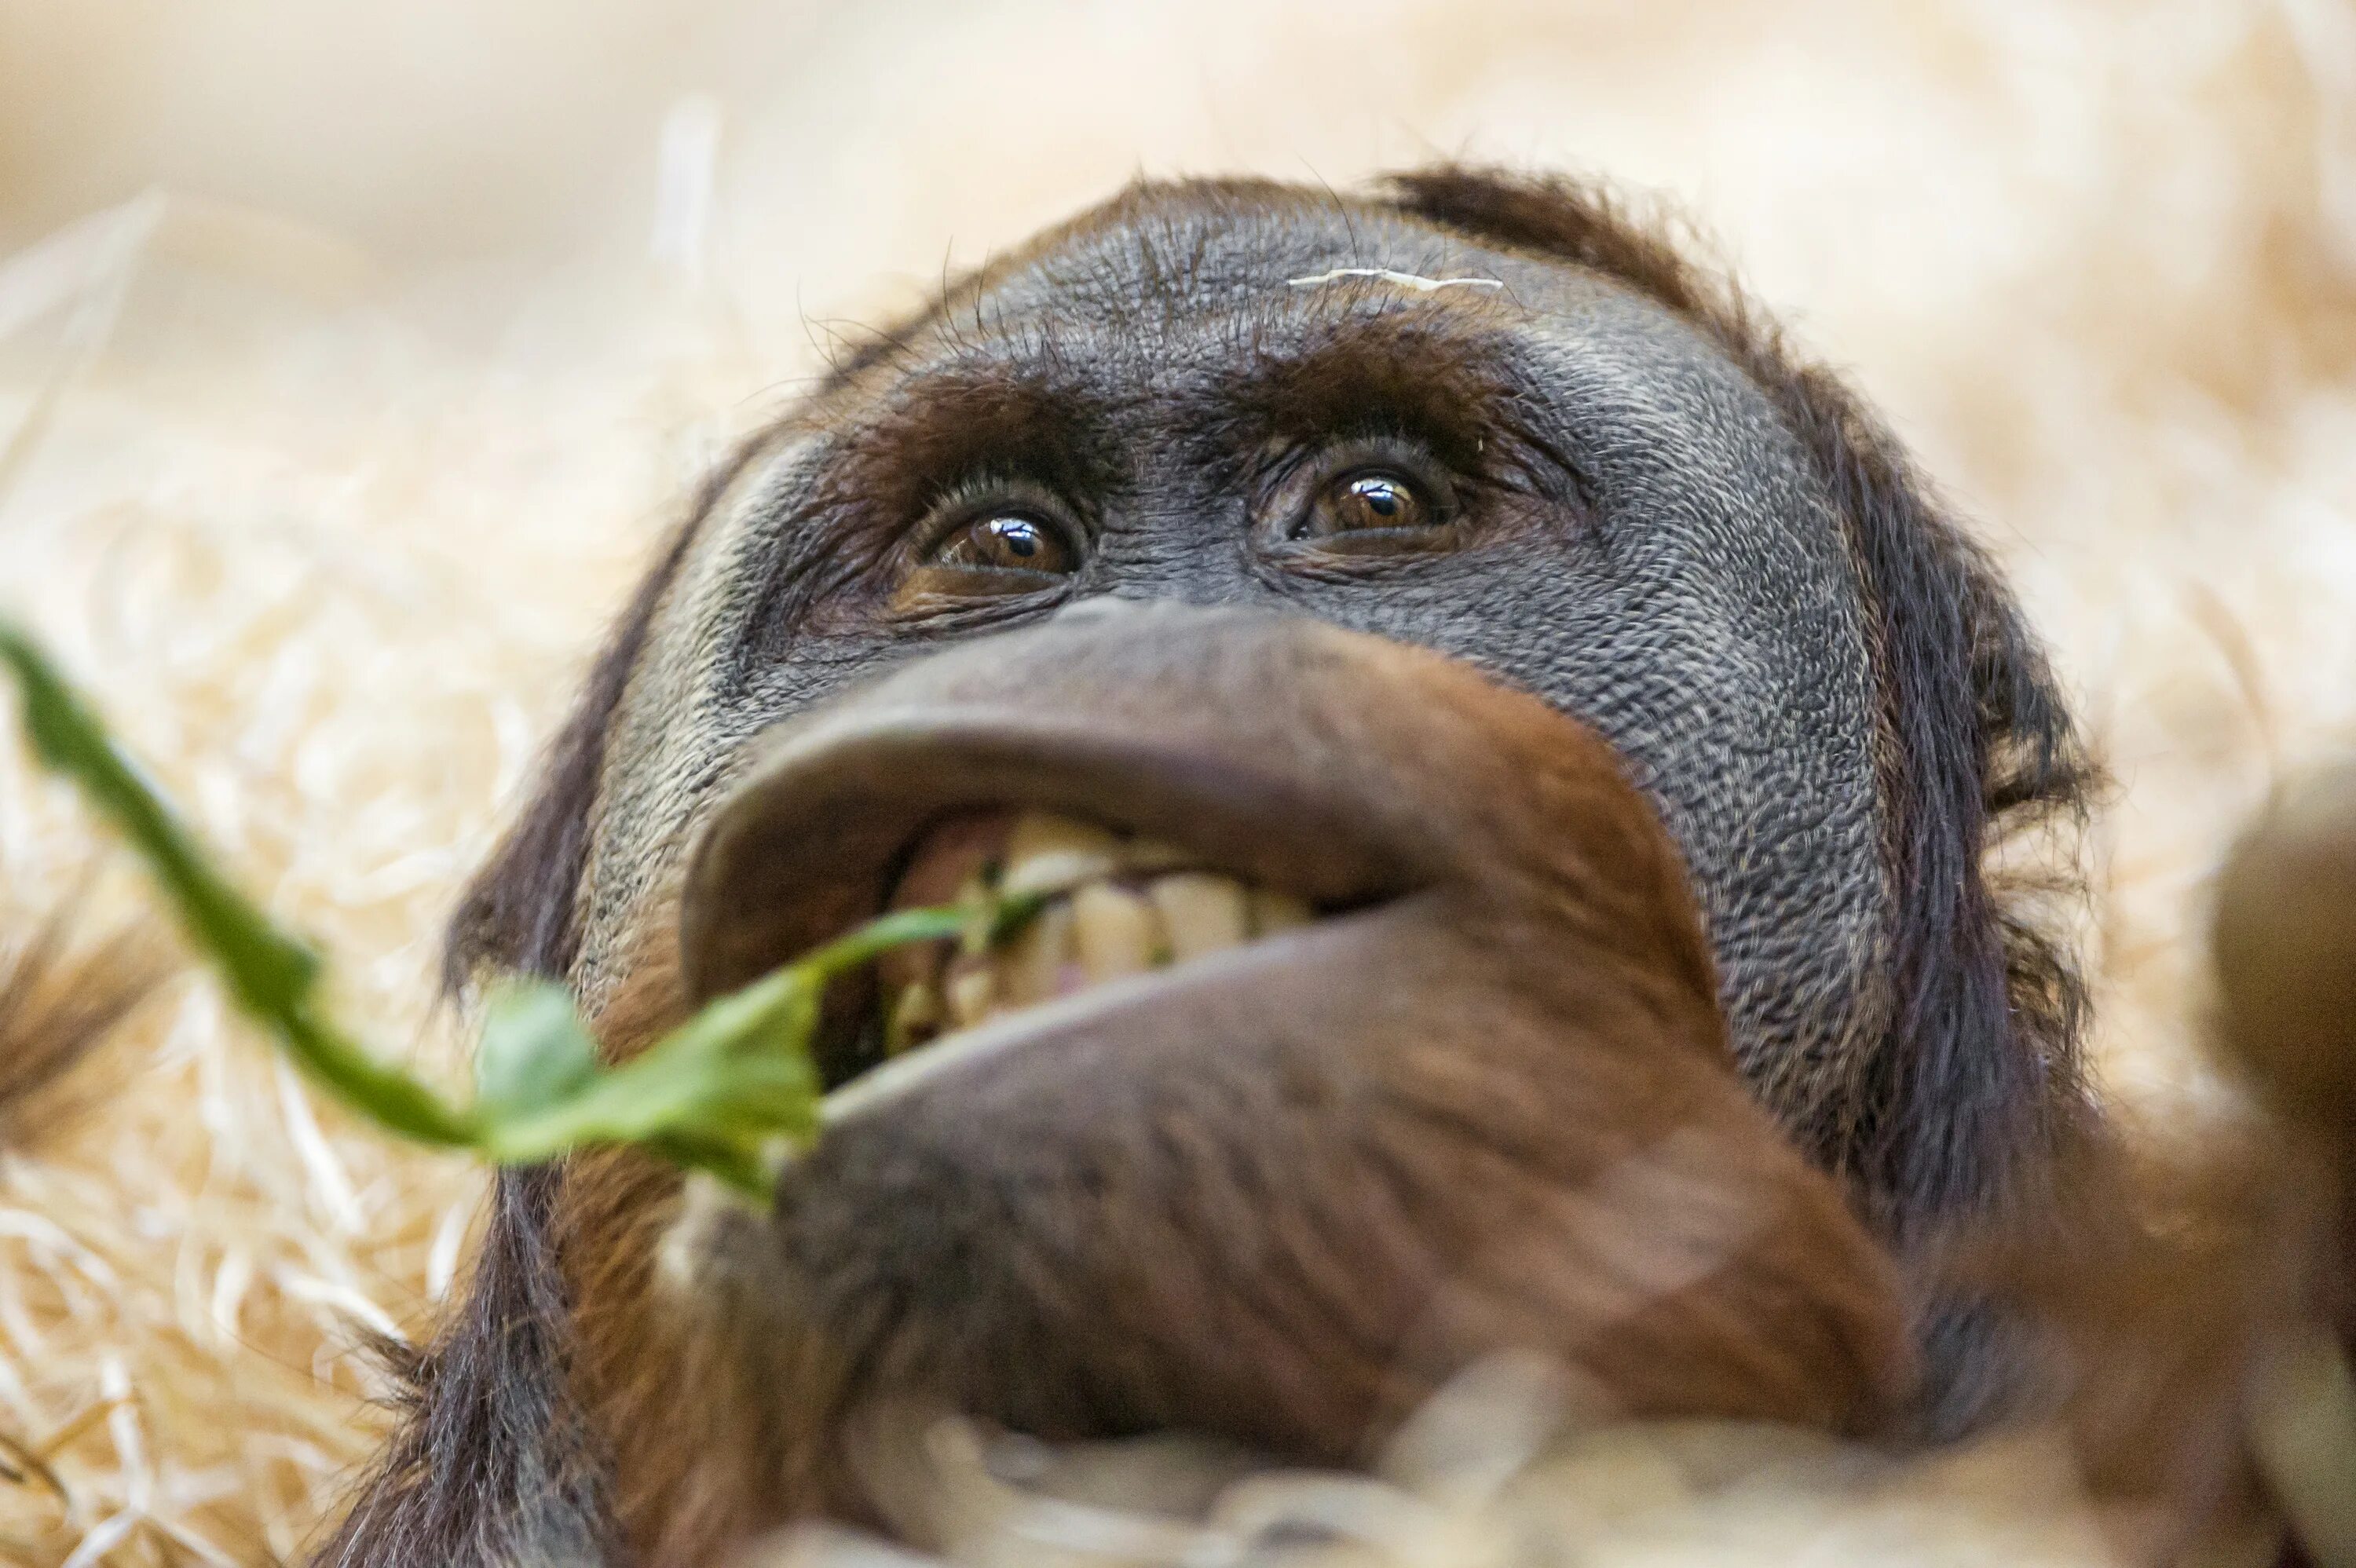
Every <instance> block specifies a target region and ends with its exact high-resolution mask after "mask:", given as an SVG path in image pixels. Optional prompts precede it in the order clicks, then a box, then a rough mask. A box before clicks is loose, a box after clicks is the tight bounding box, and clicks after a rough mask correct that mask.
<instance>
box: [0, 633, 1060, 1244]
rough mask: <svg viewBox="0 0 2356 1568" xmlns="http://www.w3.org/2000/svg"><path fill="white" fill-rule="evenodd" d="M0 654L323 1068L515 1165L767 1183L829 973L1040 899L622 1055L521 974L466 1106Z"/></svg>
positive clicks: (787, 981)
mask: <svg viewBox="0 0 2356 1568" xmlns="http://www.w3.org/2000/svg"><path fill="white" fill-rule="evenodd" d="M0 663H5V665H6V666H7V667H9V668H10V669H11V670H12V671H13V672H14V673H15V675H16V682H17V684H18V686H19V687H20V688H22V690H23V692H24V711H25V725H26V729H27V732H28V733H29V734H30V736H31V738H32V742H33V748H34V752H35V754H36V755H37V756H38V757H39V758H40V759H41V761H42V762H44V763H47V764H48V765H49V766H50V767H52V768H54V769H56V770H57V771H59V773H64V774H66V775H67V776H68V777H70V779H72V780H73V782H74V783H75V784H78V785H79V786H80V789H81V791H82V793H83V794H84V795H86V796H87V797H88V798H89V800H90V801H91V805H94V806H96V807H97V808H98V810H100V811H101V812H102V813H103V814H105V816H107V817H108V818H110V819H111V820H112V822H113V823H114V824H115V826H116V827H118V828H120V829H121V830H122V832H123V836H124V837H127V838H128V839H129V840H130V841H131V845H132V848H134V849H135V850H136V851H137V852H138V854H139V855H140V857H141V859H144V860H145V862H146V864H147V867H148V869H149V870H150V871H151V872H153V873H154V875H155V880H156V881H157V882H158V883H159V884H160V885H161V887H162V888H163V890H164V891H165V893H166V896H167V897H168V898H169V899H170V901H171V902H172V905H173V907H174V909H175V910H176V911H177V913H178V915H179V917H180V922H181V924H182V925H183V926H184V927H185V928H186V930H187V935H188V940H189V943H190V944H191V945H192V946H193V947H194V948H195V949H196V951H197V953H198V955H200V956H201V957H203V958H205V959H206V960H208V961H209V963H210V964H211V965H212V966H213V967H214V968H215V969H216V970H217V971H219V973H220V976H221V979H222V981H223V982H224V984H225V985H226V986H227V987H228V988H229V992H230V996H231V997H232V998H234V999H235V1000H236V1002H237V1004H238V1006H239V1007H240V1008H242V1009H243V1010H244V1011H245V1012H246V1013H247V1014H249V1015H250V1016H252V1018H253V1019H254V1020H255V1021H256V1022H258V1023H260V1024H261V1025H262V1028H263V1029H266V1030H267V1031H268V1032H269V1033H270V1034H271V1036H272V1037H273V1038H274V1039H275V1040H277V1041H278V1043H279V1044H280V1046H281V1047H282V1048H284V1051H286V1053H287V1054H288V1055H289V1056H291V1057H293V1058H294V1060H295V1062H296V1063H297V1064H298V1065H299V1066H300V1067H301V1068H302V1069H303V1070H304V1071H305V1072H307V1073H308V1074H309V1075H310V1077H311V1078H312V1080H313V1081H314V1082H316V1083H318V1084H320V1085H321V1086H322V1087H324V1088H325V1089H327V1091H328V1092H329V1093H332V1094H333V1095H335V1096H336V1097H337V1099H339V1100H341V1101H343V1102H344V1103H345V1104H347V1105H348V1106H350V1107H351V1108H352V1109H354V1110H356V1111H358V1112H359V1113H360V1114H361V1115H366V1116H369V1117H370V1118H372V1119H374V1120H375V1121H376V1122H377V1123H378V1124H379V1125H380V1126H383V1127H385V1128H386V1129H388V1130H390V1131H391V1132H393V1133H396V1134H399V1135H400V1136H403V1137H407V1138H411V1139H413V1140H415V1141H417V1142H419V1143H423V1144H429V1145H433V1146H434V1147H443V1148H466V1149H471V1150H473V1151H474V1152H475V1153H477V1154H478V1155H481V1156H483V1157H487V1158H489V1159H492V1160H495V1161H498V1162H499V1163H501V1164H507V1165H522V1164H531V1163H535V1162H538V1161H541V1160H546V1159H552V1158H555V1157H559V1156H562V1155H563V1154H566V1153H568V1152H570V1151H571V1150H573V1149H575V1148H579V1147H584V1146H589V1145H597V1144H637V1145H641V1146H643V1147H646V1148H647V1149H648V1150H649V1151H651V1152H652V1153H654V1154H656V1155H658V1156H659V1157H662V1158H665V1159H668V1160H669V1161H671V1162H672V1163H673V1164H676V1165H679V1166H681V1167H684V1168H689V1169H694V1170H703V1171H709V1172H710V1173H712V1175H713V1176H715V1177H718V1178H719V1179H721V1180H723V1181H724V1182H726V1183H728V1184H729V1185H730V1186H732V1187H734V1189H737V1190H738V1191H740V1192H742V1193H744V1194H746V1195H747V1196H748V1197H750V1198H752V1199H753V1200H755V1201H765V1200H766V1196H767V1193H768V1189H769V1187H770V1183H771V1172H772V1167H773V1159H774V1157H775V1155H776V1151H777V1150H778V1149H780V1148H781V1147H792V1146H794V1145H796V1144H799V1143H804V1142H807V1141H808V1140H809V1139H811V1138H813V1137H815V1136H817V1134H818V1130H819V1101H820V1099H821V1097H822V1095H823V1092H824V1085H823V1084H822V1083H820V1082H819V1074H818V1070H817V1068H816V1067H815V1066H814V1065H812V1063H811V1061H810V1058H809V1042H810V1038H811V1036H812V1034H813V1033H814V1032H815V1030H816V1029H817V1027H818V1014H819V1002H820V1000H821V999H822V998H823V997H824V996H825V993H826V987H827V983H828V981H830V979H832V978H833V977H834V976H837V975H840V974H842V973H843V972H845V971H847V970H850V969H854V968H856V967H858V966H859V965H862V964H865V963H867V962H869V961H870V960H872V959H873V958H875V957H877V956H878V955H881V954H883V953H884V952H887V951H889V950H890V949H892V948H894V947H899V946H904V945H906V944H910V943H916V942H938V941H943V940H948V939H956V940H958V941H959V942H960V943H962V944H964V946H965V947H966V948H967V950H968V951H979V950H980V949H981V948H983V947H987V946H989V945H991V944H994V943H997V942H1001V941H1003V940H1004V939H1005V938H1006V937H1007V936H1009V935H1011V934H1012V933H1013V932H1014V931H1015V930H1016V929H1017V928H1018V927H1020V926H1021V925H1022V924H1023V923H1024V922H1026V921H1028V920H1029V919H1030V918H1031V917H1032V916H1033V915H1034V914H1035V913H1037V912H1038V910H1039V908H1040V907H1041V905H1042V903H1043V902H1044V899H1043V898H1042V897H1038V896H1033V897H1028V898H1010V899H1001V900H994V901H986V902H983V903H981V904H979V905H973V906H968V907H961V908H957V909H931V910H905V911H901V912H897V913H894V914H888V915H885V916H883V918H881V919H879V920H876V921H873V922H872V923H869V924H867V925H865V926H863V927H862V928H861V929H859V930H857V931H854V932H852V933H850V934H849V935H846V936H843V937H841V938H838V939H837V940H836V941H834V942H831V943H829V944H827V945H825V946H823V947H820V948H819V949H818V950H817V951H816V952H813V953H811V954H809V955H806V956H804V957H803V958H802V959H800V960H799V961H798V962H797V963H795V964H793V965H790V966H788V967H787V968H783V969H780V970H778V971H777V972H776V973H775V974H773V975H770V976H767V977H766V978H764V979H761V980H756V981H755V982H754V983H753V984H752V985H750V986H747V987H744V989H743V990H741V991H737V992H735V993H734V995H731V996H726V997H720V998H719V999H718V1000H716V1001H713V1002H712V1003H711V1004H710V1005H709V1006H707V1007H705V1008H703V1009H702V1010H701V1011H700V1012H698V1013H697V1014H696V1015H695V1016H694V1017H693V1018H691V1019H688V1020H687V1022H685V1023H683V1024H681V1025H680V1027H679V1028H677V1029H673V1030H671V1031H670V1033H669V1034H667V1035H665V1036H664V1037H663V1038H662V1039H660V1040H657V1041H656V1042H655V1043H654V1044H653V1045H652V1046H650V1047H648V1049H647V1050H646V1051H643V1052H642V1053H640V1054H639V1055H638V1056H637V1057H635V1058H633V1059H632V1060H630V1061H626V1062H623V1063H621V1064H620V1065H618V1066H615V1067H610V1068H609V1067H606V1066H604V1065H603V1064H602V1063H601V1062H600V1061H599V1059H598V1055H597V1048H596V1045H595V1042H594V1040H592V1039H591V1038H590V1035H589V1032H588V1030H587V1029H584V1027H583V1026H582V1023H581V1020H580V1018H579V1017H578V1015H577V1013H576V1011H575V1007H574V1002H573V997H572V996H571V995H570V993H568V992H567V991H566V990H565V989H564V987H561V986H557V985H554V984H552V983H550V982H547V981H530V982H512V983H509V984H508V985H505V986H502V987H498V989H497V990H495V991H494V992H493V993H492V995H491V997H490V1000H489V1005H488V1008H487V1015H486V1018H485V1022H484V1028H483V1039H482V1044H481V1047H480V1051H479V1053H478V1055H477V1060H476V1067H475V1103H474V1104H472V1105H470V1106H468V1107H466V1108H464V1109H460V1108H457V1107H455V1106H453V1105H451V1104H449V1103H448V1102H447V1101H445V1100H444V1099H443V1098H442V1097H441V1096H440V1095H439V1094H437V1093H434V1091H433V1090H432V1089H431V1088H429V1087H427V1086H426V1085H425V1084H424V1083H421V1082H419V1081H418V1080H417V1079H415V1078H413V1077H412V1076H411V1075H409V1074H408V1073H406V1072H402V1070H401V1069H399V1068H397V1067H393V1066H391V1065H389V1064H387V1063H385V1062H384V1061H380V1059H379V1058H377V1057H376V1056H375V1055H373V1054H372V1053H371V1052H369V1051H368V1050H367V1049H366V1048H364V1047H363V1046H361V1045H360V1044H359V1042H358V1041H357V1040H354V1039H352V1037H351V1036H349V1035H348V1034H347V1033H345V1032H344V1031H343V1030H342V1029H339V1028H337V1026H336V1025H335V1024H334V1023H333V1022H332V1021H330V1020H328V1019H326V1018H324V1017H322V1016H321V1015H320V1013H319V1011H318V1008H319V999H318V990H319V977H320V965H319V960H318V957H317V955H316V954H314V953H313V952H312V950H311V948H310V947H309V946H308V945H307V944H305V943H303V942H302V941H301V940H299V939H298V938H296V937H294V936H292V935H289V934H288V933H285V932H284V931H282V930H280V929H279V928H278V927H277V926H275V925H273V924H272V923H271V922H270V920H269V917H268V916H266V915H264V914H263V913H262V912H261V910H260V909H258V908H257V907H256V906H255V905H253V904H252V903H251V902H249V901H247V900H246V899H245V898H244V897H243V896H241V894H240V893H238V891H236V890H235V889H234V888H232V887H231V886H230V883H229V881H228V880H227V879H226V878H224V877H223V876H221V875H220V872H219V871H218V870H217V869H215V868H214V866H213V864H212V862H211V861H210V860H209V859H208V858H207V857H206V855H205V853H204V851H203V850H202V848H200V847H199V846H198V843H197V841H196V839H195V837H194V836H193V835H191V834H190V833H189V832H188V831H187V829H186V828H185V827H182V826H181V824H180V822H179V819H178V818H177V816H174V815H173V813H172V811H171V808H170V807H169V806H167V805H166V804H165V803H164V800H163V798H162V796H161V795H159V794H158V793H157V791H156V790H155V788H154V786H153V785H151V784H149V783H148V781H147V779H146V778H145V775H144V774H143V773H141V772H140V770H139V768H138V767H137V766H136V764H134V763H133V762H132V761H131V760H130V759H129V758H128V757H127V756H125V755H124V754H123V752H122V751H121V750H120V749H119V748H118V747H116V745H115V744H114V742H113V741H112V738H110V737H109V736H108V734H107V733H106V730H105V727H104V726H103V724H102V722H101V721H100V720H99V718H98V716H97V714H96V713H95V712H93V711H92V710H91V708H90V707H89V705H88V704H87V703H86V702H84V701H83V700H82V699H81V698H80V696H78V695H77V694H76V693H75V692H74V690H73V689H72V688H71V687H70V686H69V685H68V684H67V683H66V681H65V679H64V678H63V677H61V676H60V675H59V673H58V672H57V670H56V668H55V667H53V666H52V665H51V664H50V662H49V661H48V657H47V656H45V655H44V654H43V653H42V652H41V650H40V648H39V646H38V645H37V644H35V643H34V641H33V640H32V639H31V638H30V637H29V636H27V635H26V634H24V633H23V632H22V631H20V630H18V629H16V627H15V626H13V625H11V624H9V623H7V622H6V621H5V620H0Z"/></svg>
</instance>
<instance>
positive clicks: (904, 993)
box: [883, 980, 941, 1056]
mask: <svg viewBox="0 0 2356 1568" xmlns="http://www.w3.org/2000/svg"><path fill="white" fill-rule="evenodd" d="M940 1030H941V993H940V988H939V987H937V986H935V985H934V984H933V983H932V982H931V981H930V980H917V981H915V982H913V983H912V984H910V985H907V986H905V987H902V988H901V991H900V995H899V997H898V998H897V999H896V1000H894V1002H893V1004H892V1014H891V1017H890V1019H888V1020H887V1021H886V1022H885V1024H884V1026H883V1053H884V1054H885V1055H886V1056H897V1055H899V1054H900V1052H902V1051H905V1050H907V1049H908V1048H909V1047H911V1046H916V1045H922V1044H923V1043H924V1042H925V1041H926V1040H930V1039H932V1038H933V1036H935V1035H937V1034H938V1033H939V1032H940Z"/></svg>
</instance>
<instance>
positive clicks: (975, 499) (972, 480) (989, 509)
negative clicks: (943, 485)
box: [913, 470, 1087, 560]
mask: <svg viewBox="0 0 2356 1568" xmlns="http://www.w3.org/2000/svg"><path fill="white" fill-rule="evenodd" d="M996 512H1023V513H1033V514H1036V515H1037V516H1039V517H1043V518H1044V519H1045V520H1046V521H1047V522H1048V523H1049V524H1051V525H1052V526H1054V527H1055V528H1061V529H1063V530H1064V532H1065V533H1066V534H1067V535H1069V536H1070V537H1071V539H1072V542H1073V543H1074V544H1075V545H1078V544H1082V543H1084V542H1085V541H1086V538H1087V536H1086V534H1085V533H1084V532H1083V530H1082V529H1081V528H1079V527H1078V526H1077V525H1076V523H1075V522H1074V521H1073V519H1072V515H1071V507H1070V505H1069V504H1068V503H1067V502H1066V500H1065V498H1064V497H1063V496H1060V495H1058V494H1057V493H1056V492H1055V491H1054V490H1051V489H1049V488H1048V487H1047V486H1046V485H1041V484H1039V483H1037V482H1036V481H1034V480H1031V479H1026V478H1024V477H1023V476H1021V475H1003V474H992V473H991V472H989V471H988V470H984V471H982V472H980V473H978V474H969V475H966V476H965V477H964V478H962V479H959V480H958V482H957V483H956V484H954V485H950V486H949V487H948V489H946V490H944V491H942V492H941V494H940V495H939V496H937V498H935V500H934V502H933V504H932V505H931V506H930V507H926V510H925V515H924V517H922V518H921V519H919V520H918V522H917V524H916V528H915V529H914V536H913V537H914V539H915V545H914V553H915V556H916V559H917V560H931V559H932V558H933V556H934V555H935V554H937V552H938V551H939V550H940V549H942V547H944V546H945V545H947V544H948V541H949V540H951V539H955V538H956V537H957V535H958V531H959V530H960V529H963V528H967V527H969V526H970V525H971V524H974V523H978V522H980V521H981V520H982V518H984V517H989V516H990V515H991V514H992V513H996Z"/></svg>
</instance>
